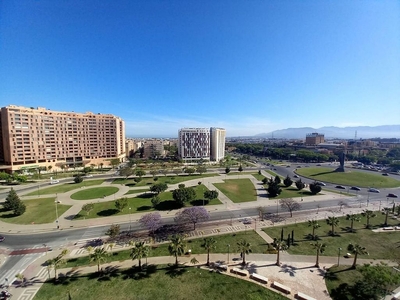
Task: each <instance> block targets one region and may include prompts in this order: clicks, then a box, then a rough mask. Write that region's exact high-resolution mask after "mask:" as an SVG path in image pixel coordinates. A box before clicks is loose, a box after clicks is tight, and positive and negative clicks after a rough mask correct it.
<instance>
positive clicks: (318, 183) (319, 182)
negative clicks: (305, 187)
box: [315, 181, 326, 186]
mask: <svg viewBox="0 0 400 300" xmlns="http://www.w3.org/2000/svg"><path fill="white" fill-rule="evenodd" d="M315 184H317V185H320V186H326V183H323V182H322V181H317V182H316V183H315Z"/></svg>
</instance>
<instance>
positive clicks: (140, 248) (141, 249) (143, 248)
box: [130, 242, 150, 270]
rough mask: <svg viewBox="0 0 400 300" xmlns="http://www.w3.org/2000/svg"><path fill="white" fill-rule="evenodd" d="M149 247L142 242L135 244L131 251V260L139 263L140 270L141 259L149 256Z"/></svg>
mask: <svg viewBox="0 0 400 300" xmlns="http://www.w3.org/2000/svg"><path fill="white" fill-rule="evenodd" d="M149 253H150V247H149V246H147V245H145V244H144V242H136V243H135V245H134V247H133V248H132V250H131V254H130V256H131V258H132V260H135V259H137V260H138V261H139V269H140V270H141V269H142V258H146V257H148V256H149Z"/></svg>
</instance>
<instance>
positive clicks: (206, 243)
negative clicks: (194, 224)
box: [201, 237, 217, 266]
mask: <svg viewBox="0 0 400 300" xmlns="http://www.w3.org/2000/svg"><path fill="white" fill-rule="evenodd" d="M216 243H217V241H216V240H215V239H214V238H212V237H206V238H205V239H204V240H203V244H202V245H201V247H203V248H204V249H205V250H206V251H207V266H208V265H209V264H210V251H211V250H214V249H215V244H216Z"/></svg>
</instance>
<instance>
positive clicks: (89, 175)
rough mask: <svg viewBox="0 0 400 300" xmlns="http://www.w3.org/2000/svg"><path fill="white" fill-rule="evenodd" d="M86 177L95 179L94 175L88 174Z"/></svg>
mask: <svg viewBox="0 0 400 300" xmlns="http://www.w3.org/2000/svg"><path fill="white" fill-rule="evenodd" d="M85 177H86V178H90V177H93V175H92V174H87V175H85Z"/></svg>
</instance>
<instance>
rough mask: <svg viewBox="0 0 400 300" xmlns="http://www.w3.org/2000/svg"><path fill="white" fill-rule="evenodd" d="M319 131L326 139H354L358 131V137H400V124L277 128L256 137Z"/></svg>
mask: <svg viewBox="0 0 400 300" xmlns="http://www.w3.org/2000/svg"><path fill="white" fill-rule="evenodd" d="M313 132H318V133H321V134H324V135H325V139H332V138H338V139H354V137H355V134H356V132H357V139H369V138H400V125H381V126H355V127H335V126H325V127H321V128H312V127H301V128H287V129H280V130H275V131H272V132H269V133H260V134H257V135H255V137H265V138H272V137H273V138H278V139H279V138H283V139H305V138H306V135H307V134H309V133H313Z"/></svg>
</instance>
